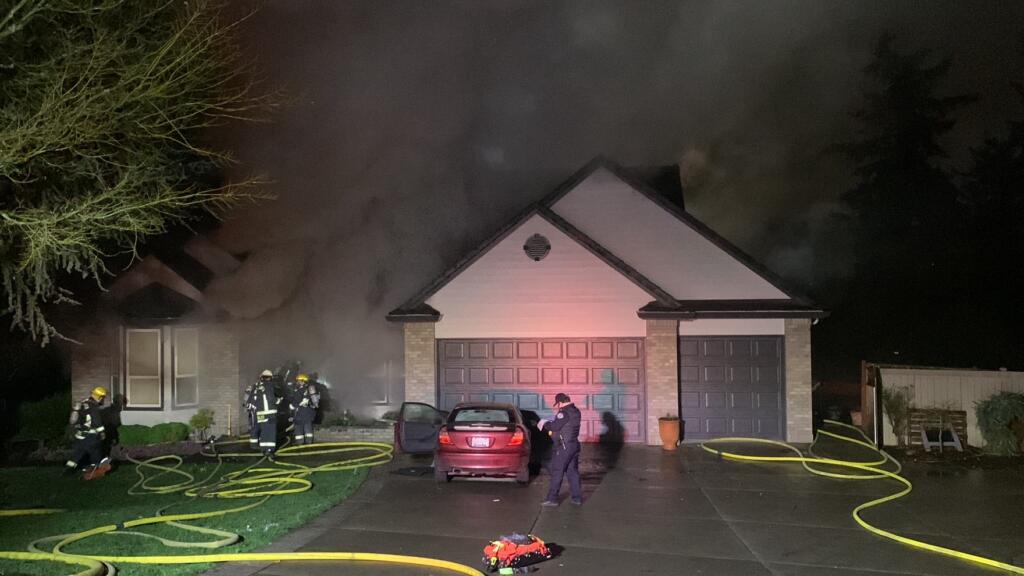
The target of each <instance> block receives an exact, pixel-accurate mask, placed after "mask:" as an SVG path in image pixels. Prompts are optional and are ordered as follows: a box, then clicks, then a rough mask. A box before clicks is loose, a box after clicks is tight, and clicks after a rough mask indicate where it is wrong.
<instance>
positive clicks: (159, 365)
mask: <svg viewBox="0 0 1024 576" xmlns="http://www.w3.org/2000/svg"><path fill="white" fill-rule="evenodd" d="M132 332H155V333H156V336H157V338H156V354H157V361H156V370H157V374H156V382H157V398H158V399H159V401H158V403H157V404H134V403H133V402H132V391H131V388H132V374H131V349H132V345H131V333H132ZM163 344H164V334H163V329H161V328H125V329H124V392H125V403H124V409H125V410H163V409H164V374H163V367H164V358H163V356H164V353H163V352H164V351H163ZM142 378H152V376H142Z"/></svg>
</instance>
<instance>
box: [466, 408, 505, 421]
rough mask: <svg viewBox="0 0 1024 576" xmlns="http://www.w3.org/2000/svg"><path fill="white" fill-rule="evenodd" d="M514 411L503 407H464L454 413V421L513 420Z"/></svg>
mask: <svg viewBox="0 0 1024 576" xmlns="http://www.w3.org/2000/svg"><path fill="white" fill-rule="evenodd" d="M512 421H513V418H512V412H511V411H509V410H505V409H503V408H462V409H460V410H456V411H455V413H454V414H453V415H452V422H455V423H460V422H497V423H505V424H507V423H509V422H512Z"/></svg>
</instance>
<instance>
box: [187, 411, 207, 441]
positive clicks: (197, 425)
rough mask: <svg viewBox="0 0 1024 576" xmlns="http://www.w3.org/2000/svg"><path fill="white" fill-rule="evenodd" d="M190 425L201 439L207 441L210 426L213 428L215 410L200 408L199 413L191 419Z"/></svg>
mask: <svg viewBox="0 0 1024 576" xmlns="http://www.w3.org/2000/svg"><path fill="white" fill-rule="evenodd" d="M188 425H189V426H191V427H192V429H193V430H195V431H196V432H197V433H198V436H199V438H201V439H203V440H205V439H206V432H207V430H209V429H210V426H213V410H211V409H209V408H200V409H199V411H198V412H196V413H195V414H194V415H193V416H192V417H191V418H189V420H188Z"/></svg>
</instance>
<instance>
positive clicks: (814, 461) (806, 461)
mask: <svg viewBox="0 0 1024 576" xmlns="http://www.w3.org/2000/svg"><path fill="white" fill-rule="evenodd" d="M825 423H826V424H828V425H830V426H835V427H837V428H840V429H843V430H849V431H852V432H854V433H856V434H857V435H859V436H860V439H858V438H852V437H850V436H847V435H844V434H837V433H835V432H830V431H828V430H824V429H819V430H818V435H817V436H815V439H814V442H813V443H812V444H811V446H810V448H809V449H808V451H807V452H808V454H809V455H808V456H805V455H804V454H803V452H801V451H800V450H799V449H798V448H796V447H795V446H792V445H790V444H787V443H785V442H779V441H777V440H765V439H760V438H716V439H714V440H708V441H706V442H703V443H702V444H701V448H703V449H704V450H706V451H707V452H710V453H712V454H715V455H717V456H720V457H722V458H728V459H730V460H739V461H744V462H799V463H800V464H801V465H802V466H803V467H804V469H805V470H807V471H808V472H810V473H811V474H816V475H819V476H827V477H829V478H842V479H846V480H878V479H887V478H888V479H891V480H895V481H896V482H899V483H900V484H902V485H903V489H902V490H900V491H899V492H896V493H894V494H890V495H888V496H883V497H881V498H876V499H874V500H870V501H868V502H864V503H863V504H861V505H859V506H857V507H856V508H854V509H853V511H852V512H851V514H852V516H853V519H854V521H856V522H857V524H859V525H860V526H861V527H862V528H864V529H865V530H867V531H868V532H871V533H872V534H877V535H878V536H881V537H883V538H888V539H889V540H894V541H896V542H899V543H901V544H906V545H907V546H911V547H913V548H918V549H920V550H927V551H929V552H935V553H937V554H942V555H944V556H949V557H952V558H958V559H960V560H965V561H967V562H972V563H974V564H981V565H984V566H989V567H992V568H998V569H1000V570H1005V571H1006V572H1009V573H1011V574H1024V567H1021V566H1015V565H1013V564H1008V563H1006V562H1000V561H999V560H995V559H992V558H986V557H984V556H979V555H977V554H971V553H968V552H962V551H960V550H954V549H952V548H946V547H944V546H938V545H935V544H930V543H928V542H924V541H921V540H916V539H914V538H908V537H906V536H900V535H899V534H896V533H895V532H890V531H889V530H885V529H883V528H879V527H877V526H875V525H873V524H871V523H869V522H868V521H867V520H865V519H864V518H863V517H862V516H861V512H863V511H864V510H867V509H869V508H874V507H875V506H879V505H881V504H884V503H886V502H892V501H893V500H897V499H899V498H902V497H904V496H906V495H907V494H910V491H911V490H913V487H914V486H913V484H911V482H910V480H907V479H906V478H904V477H903V476H901V475H900V472H901V466H900V463H899V462H897V461H896V459H895V458H893V457H892V456H890V455H889V454H887V453H886V452H885V451H884V450H879V449H878V448H876V447H875V445H874V444H872V443H871V442H870V441H869V439H868V437H867V436H866V435H865V434H864V432H862V431H861V430H860V428H857V427H855V426H850V425H848V424H843V423H842V422H836V421H833V420H825ZM822 436H827V437H830V438H835V439H838V440H841V441H843V442H849V443H852V444H855V445H858V446H863V447H865V448H868V449H869V450H871V451H872V452H873V453H874V454H876V458H875V459H873V460H870V461H852V460H839V459H834V458H824V457H820V456H818V455H817V454H815V453H814V445H815V444H817V442H818V440H819V439H820V438H821V437H822ZM723 444H755V445H762V446H763V445H769V446H776V447H780V448H784V449H786V450H788V451H791V452H792V453H793V454H795V455H794V456H757V455H753V454H741V453H738V452H729V451H726V450H723V449H722V448H719V446H721V445H723ZM889 462H892V464H893V465H894V468H895V470H886V469H884V468H882V466H885V465H886V464H887V463H889ZM816 465H817V466H825V467H832V468H833V469H835V468H845V469H848V470H856V471H857V473H842V472H833V471H829V470H823V469H822V468H820V467H815V466H816Z"/></svg>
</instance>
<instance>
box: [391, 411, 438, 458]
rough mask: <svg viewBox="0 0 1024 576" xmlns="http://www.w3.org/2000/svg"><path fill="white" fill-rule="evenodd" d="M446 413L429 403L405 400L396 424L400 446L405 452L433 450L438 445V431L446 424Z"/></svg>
mask: <svg viewBox="0 0 1024 576" xmlns="http://www.w3.org/2000/svg"><path fill="white" fill-rule="evenodd" d="M445 416H446V414H445V413H444V412H442V411H440V410H438V409H437V408H434V407H433V406H431V405H429V404H421V403H419V402H404V403H402V409H401V410H400V411H399V413H398V422H397V423H396V424H395V428H396V430H397V434H396V436H397V438H398V442H399V444H400V448H401V449H402V451H404V452H410V453H413V454H416V453H420V454H422V453H428V452H433V451H434V447H435V446H436V445H437V432H438V430H440V429H441V425H442V424H444V420H445Z"/></svg>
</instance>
